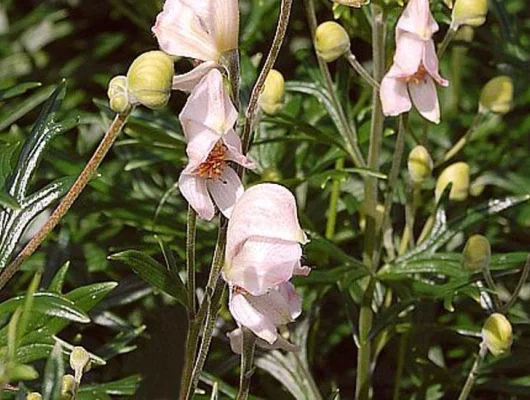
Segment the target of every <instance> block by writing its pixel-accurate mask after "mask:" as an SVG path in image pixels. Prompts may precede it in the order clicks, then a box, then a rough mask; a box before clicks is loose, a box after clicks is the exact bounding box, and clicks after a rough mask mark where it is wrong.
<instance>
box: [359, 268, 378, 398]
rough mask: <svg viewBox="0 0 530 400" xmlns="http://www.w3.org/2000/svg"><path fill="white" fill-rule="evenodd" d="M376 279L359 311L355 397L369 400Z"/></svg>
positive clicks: (364, 297)
mask: <svg viewBox="0 0 530 400" xmlns="http://www.w3.org/2000/svg"><path fill="white" fill-rule="evenodd" d="M375 283H376V281H375V279H374V278H370V281H369V282H368V286H367V287H366V291H365V292H364V296H363V301H362V304H361V310H360V312H359V351H358V354H357V381H356V386H355V399H356V400H367V399H368V398H369V396H370V390H371V386H372V382H371V375H372V371H371V365H370V364H371V358H372V343H371V341H370V338H369V335H370V331H371V330H372V324H373V319H374V312H373V310H372V301H373V297H374V289H375Z"/></svg>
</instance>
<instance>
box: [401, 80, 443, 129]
mask: <svg viewBox="0 0 530 400" xmlns="http://www.w3.org/2000/svg"><path fill="white" fill-rule="evenodd" d="M408 86H409V91H410V96H411V97H412V102H413V103H414V106H415V107H416V108H417V110H418V112H419V113H420V114H421V115H422V116H423V117H424V118H426V119H428V120H429V121H431V122H434V123H435V124H438V123H440V105H439V104H438V94H437V93H436V85H435V84H434V81H433V79H432V78H431V77H430V76H428V75H427V76H426V77H425V79H424V80H423V81H421V82H420V83H409V85H408Z"/></svg>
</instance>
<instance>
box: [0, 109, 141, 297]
mask: <svg viewBox="0 0 530 400" xmlns="http://www.w3.org/2000/svg"><path fill="white" fill-rule="evenodd" d="M130 112H131V110H129V111H128V112H126V113H124V114H117V115H116V117H115V118H114V121H113V122H112V124H111V125H110V127H109V129H108V130H107V132H106V133H105V135H104V136H103V139H102V140H101V142H100V144H99V146H98V148H97V149H96V151H95V152H94V154H93V155H92V157H91V158H90V160H89V161H88V163H87V164H86V166H85V168H84V169H83V171H82V172H81V174H80V175H79V176H78V177H77V179H76V181H75V182H74V184H73V185H72V187H71V188H70V190H69V191H68V193H66V195H65V196H64V197H63V199H62V200H61V202H60V203H59V205H58V206H57V208H56V209H55V211H54V212H53V214H52V215H51V216H50V218H48V221H46V224H44V226H43V227H42V228H41V229H40V230H39V231H38V232H37V234H36V235H35V236H33V238H31V240H30V241H29V242H28V243H27V244H26V246H25V247H24V248H23V249H22V251H21V252H20V253H19V254H18V255H17V257H16V258H15V259H14V260H13V262H12V263H11V264H9V265H8V266H7V267H6V269H4V271H3V272H2V274H0V290H1V289H2V288H3V287H4V286H5V285H6V283H7V282H8V281H9V279H11V277H12V276H13V275H14V274H15V273H16V272H17V271H18V269H19V268H20V266H21V265H22V263H23V262H24V261H25V260H26V259H27V258H28V257H29V256H31V255H32V254H33V253H34V252H35V251H36V250H37V249H38V248H39V246H40V245H41V243H42V242H43V241H44V239H46V237H47V236H48V235H49V234H50V232H51V231H53V229H54V228H55V227H56V226H57V224H58V223H59V221H61V219H62V218H63V217H64V215H65V214H66V212H67V211H68V210H69V209H70V207H71V206H72V204H73V203H74V201H75V200H76V199H77V198H78V197H79V195H80V194H81V192H82V191H83V189H84V188H85V187H86V185H87V184H88V182H89V181H90V178H91V177H92V175H93V174H94V172H95V171H96V169H97V168H98V167H99V165H100V164H101V161H103V158H105V155H106V154H107V153H108V151H109V150H110V148H111V147H112V144H113V143H114V141H115V140H116V138H117V137H118V134H119V133H120V131H121V129H122V128H123V126H124V125H125V122H126V121H127V117H128V116H129V114H130Z"/></svg>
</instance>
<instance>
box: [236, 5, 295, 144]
mask: <svg viewBox="0 0 530 400" xmlns="http://www.w3.org/2000/svg"><path fill="white" fill-rule="evenodd" d="M292 5H293V0H282V3H281V6H280V16H279V17H278V25H277V27H276V33H275V34H274V39H273V41H272V46H271V49H270V51H269V54H268V56H267V59H266V60H265V64H264V65H263V69H262V70H261V72H260V74H259V76H258V79H257V80H256V84H255V85H254V88H253V89H252V93H251V95H250V100H249V103H248V106H247V109H246V111H245V117H246V119H245V125H244V126H243V136H242V140H241V142H242V143H243V145H242V148H243V153H244V154H246V153H247V152H248V150H249V148H250V140H251V134H252V131H253V128H254V123H255V121H254V120H255V118H256V114H257V111H258V105H259V97H260V95H261V93H262V92H263V87H264V86H265V79H267V75H269V72H270V70H271V69H272V68H273V67H274V64H275V63H276V59H277V58H278V54H279V53H280V49H281V47H282V44H283V40H284V39H285V34H286V32H287V27H288V25H289V17H290V15H291V7H292Z"/></svg>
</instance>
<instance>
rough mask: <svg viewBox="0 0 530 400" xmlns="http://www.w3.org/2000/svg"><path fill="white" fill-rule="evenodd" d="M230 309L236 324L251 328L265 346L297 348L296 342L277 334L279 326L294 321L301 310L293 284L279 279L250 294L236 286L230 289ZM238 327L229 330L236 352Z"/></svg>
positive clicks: (266, 347)
mask: <svg viewBox="0 0 530 400" xmlns="http://www.w3.org/2000/svg"><path fill="white" fill-rule="evenodd" d="M229 309H230V313H231V314H232V316H233V317H234V319H235V320H236V322H237V324H238V326H244V327H246V328H248V329H250V330H251V331H252V332H253V333H254V334H255V335H256V336H257V338H258V342H257V344H258V345H259V346H261V347H263V348H265V349H282V350H286V351H298V350H299V348H298V346H296V345H294V344H292V343H290V342H289V341H288V340H286V339H284V338H283V337H282V336H281V335H279V334H278V329H277V328H278V327H279V326H282V325H286V324H288V323H290V322H293V321H294V320H295V319H296V318H297V317H298V316H299V315H300V314H301V313H302V301H301V299H300V297H299V296H298V294H297V293H296V291H295V288H294V286H293V285H292V284H291V283H289V282H286V283H282V284H281V285H278V286H277V287H276V288H274V289H272V290H270V291H269V292H267V293H265V294H264V295H261V296H252V295H250V294H248V293H247V292H245V291H244V290H242V289H240V288H238V287H235V288H232V290H231V291H230V300H229ZM241 336H242V335H241V328H238V329H236V330H234V331H232V332H230V333H229V334H228V337H229V338H230V345H231V347H232V350H233V351H234V352H235V353H241V346H242V340H241V339H242V337H241Z"/></svg>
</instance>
